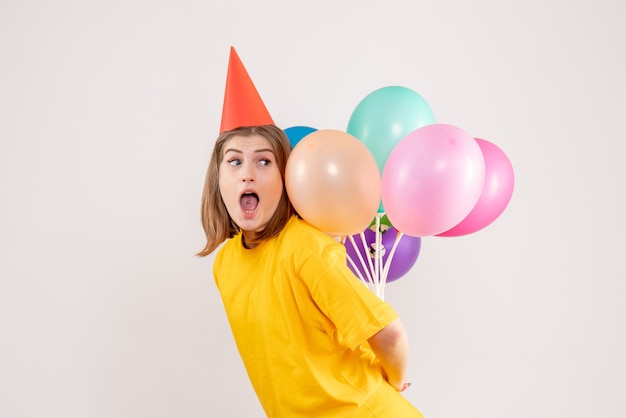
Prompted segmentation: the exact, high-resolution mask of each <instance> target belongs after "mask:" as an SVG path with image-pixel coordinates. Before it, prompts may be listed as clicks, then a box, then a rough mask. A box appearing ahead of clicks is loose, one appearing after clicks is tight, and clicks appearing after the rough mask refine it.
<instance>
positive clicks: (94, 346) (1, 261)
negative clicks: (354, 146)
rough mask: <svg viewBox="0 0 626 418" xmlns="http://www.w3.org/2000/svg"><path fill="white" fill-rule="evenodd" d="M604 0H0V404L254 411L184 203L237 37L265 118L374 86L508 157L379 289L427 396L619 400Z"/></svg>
mask: <svg viewBox="0 0 626 418" xmlns="http://www.w3.org/2000/svg"><path fill="white" fill-rule="evenodd" d="M625 13H626V3H624V2H621V1H617V0H598V1H595V2H582V1H565V0H541V1H539V0H530V1H524V2H521V1H520V2H500V1H496V0H472V1H466V2H461V1H450V0H443V1H437V2H426V1H422V0H417V1H413V0H389V1H386V2H373V1H362V0H361V1H356V0H355V1H343V2H342V1H329V0H318V1H315V2H307V3H304V2H293V1H286V0H282V1H281V0H272V1H265V2H254V1H243V0H242V1H223V2H218V1H189V0H177V1H164V0H157V1H134V0H130V1H119V0H113V1H107V2H100V1H94V0H87V1H69V0H61V1H56V2H47V1H42V0H24V1H15V0H14V1H10V0H4V1H2V2H0V60H1V65H0V199H1V200H0V338H1V340H0V417H2V418H35V417H46V418H53V417H63V418H69V417H81V418H84V417H90V418H91V417H93V418H100V417H102V418H104V417H120V418H121V417H128V418H131V417H132V418H135V417H150V418H158V417H164V418H165V417H168V418H169V417H190V418H191V417H260V416H262V415H263V414H262V411H261V409H260V407H259V405H258V401H257V400H256V397H255V396H254V393H253V391H252V389H251V386H250V384H249V383H248V380H247V378H246V375H245V372H244V369H243V366H242V364H241V362H240V360H239V357H238V355H237V352H236V349H235V346H234V343H233V341H232V337H231V335H230V331H229V329H228V326H227V323H226V318H225V316H224V313H223V309H222V305H221V301H220V299H219V295H218V293H217V291H216V289H215V286H214V283H213V279H212V276H211V265H212V257H209V258H206V259H199V258H197V257H195V256H194V254H195V252H197V251H198V250H200V249H201V248H202V246H203V243H204V242H203V234H202V230H201V227H200V224H199V202H200V195H201V189H202V185H203V181H204V173H205V169H206V164H207V162H208V159H209V152H210V149H211V147H212V145H213V142H214V139H215V137H216V135H217V132H218V129H219V120H220V116H221V105H222V99H223V90H224V84H225V76H226V68H227V62H228V52H229V48H230V46H231V45H232V46H235V48H236V49H237V51H238V53H239V55H240V56H241V59H242V61H243V63H244V65H245V66H246V68H247V69H248V71H249V73H250V75H251V76H252V78H253V80H254V82H255V83H256V85H257V88H258V89H259V91H260V93H261V96H262V97H263V99H264V101H265V104H266V105H267V107H268V108H269V110H270V112H271V114H272V116H273V117H274V119H275V121H276V123H277V124H278V125H279V126H281V127H283V128H287V127H289V126H294V125H308V126H312V127H315V128H318V129H326V128H329V129H342V130H345V128H346V126H347V122H348V119H349V117H350V115H351V112H352V111H353V110H354V108H355V106H356V105H357V103H358V102H359V101H360V100H361V99H362V98H364V97H365V96H366V95H367V94H368V93H370V92H371V91H373V90H375V89H377V88H380V87H383V86H386V85H403V86H406V87H409V88H411V89H414V90H415V91H417V92H419V93H420V94H421V95H422V96H423V97H424V98H425V99H426V100H427V101H428V103H429V104H430V105H431V107H432V109H433V111H434V113H435V117H436V119H437V121H438V122H441V123H448V124H452V125H456V126H458V127H460V128H462V129H464V130H466V131H467V132H469V133H471V134H472V135H474V136H476V137H480V138H483V139H486V140H488V141H491V142H493V143H495V144H497V145H498V146H499V147H501V148H502V149H503V150H504V151H505V153H506V154H507V155H508V156H509V158H510V159H511V161H512V164H513V166H514V169H515V174H516V187H515V192H514V195H513V198H512V200H511V202H510V204H509V206H508V208H507V209H506V211H505V212H504V213H503V215H502V216H501V217H500V218H499V219H498V220H497V221H496V222H495V223H494V224H492V225H491V226H489V227H488V228H486V229H484V230H483V231H480V232H477V233H475V234H472V235H469V236H465V237H458V238H438V237H427V238H424V239H423V243H422V251H421V254H420V257H419V259H418V261H417V263H416V265H415V267H414V268H413V269H412V270H411V272H410V273H409V274H408V275H407V276H405V277H404V278H402V279H401V280H399V281H397V282H394V283H392V284H389V285H388V288H387V295H386V299H387V300H388V301H389V302H390V303H391V304H392V305H393V306H394V307H395V308H396V309H397V310H398V311H399V313H400V314H401V316H402V318H403V320H404V322H405V324H406V327H407V329H408V332H409V334H410V341H411V354H412V357H411V364H410V378H411V381H412V382H413V386H412V387H411V388H410V389H409V390H408V391H407V392H406V396H407V398H409V399H410V400H411V401H412V402H413V403H414V404H416V405H417V406H418V407H419V408H420V409H421V410H422V411H423V412H424V414H425V415H426V416H427V417H430V418H435V417H437V418H458V417H480V418H492V417H493V418H501V417H509V418H515V417H528V416H533V417H542V418H552V417H568V418H578V417H580V418H582V417H590V416H596V417H623V416H625V415H624V414H625V412H624V411H626V397H624V393H625V392H626V355H625V353H626V308H625V307H624V304H623V303H622V301H623V299H624V296H625V294H626V284H625V282H626V262H625V261H624V260H625V257H624V252H625V250H626V246H625V245H624V239H623V237H624V233H625V232H626V222H625V221H624V216H625V215H624V214H625V213H626V193H625V192H626V172H625V169H624V162H623V159H624V153H625V151H626V147H625V146H624V141H625V135H624V117H625V115H626V106H625V104H624V103H625V101H624V97H626V82H625V81H624V74H626V48H624V40H625V39H626V29H625V26H624V24H623V16H624V15H625Z"/></svg>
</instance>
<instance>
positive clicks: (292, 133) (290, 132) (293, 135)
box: [285, 126, 317, 148]
mask: <svg viewBox="0 0 626 418" xmlns="http://www.w3.org/2000/svg"><path fill="white" fill-rule="evenodd" d="M315 131H317V129H315V128H311V127H310V126H291V127H289V128H287V129H285V134H286V135H287V138H289V143H290V144H291V148H293V147H295V146H296V144H298V142H300V141H301V140H302V138H304V137H305V136H307V135H308V134H310V133H313V132H315Z"/></svg>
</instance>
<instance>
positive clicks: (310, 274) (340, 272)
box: [299, 243, 398, 350]
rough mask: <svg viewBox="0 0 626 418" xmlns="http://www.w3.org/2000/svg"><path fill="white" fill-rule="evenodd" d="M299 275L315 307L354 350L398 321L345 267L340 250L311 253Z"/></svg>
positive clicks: (328, 248) (331, 248)
mask: <svg viewBox="0 0 626 418" xmlns="http://www.w3.org/2000/svg"><path fill="white" fill-rule="evenodd" d="M299 274H300V277H301V279H302V280H303V281H304V282H305V283H306V285H307V287H308V288H309V290H310V292H311V296H312V298H313V300H314V301H315V303H316V304H317V306H318V307H319V308H320V310H321V311H322V312H324V314H325V315H326V316H327V317H328V318H329V319H330V321H331V322H332V323H333V324H334V326H335V328H336V330H337V333H338V334H339V336H340V338H341V340H342V341H343V343H344V344H345V345H346V346H348V347H349V348H350V349H352V350H354V349H356V347H358V346H359V345H360V344H362V343H363V342H365V341H366V340H368V339H369V338H370V337H371V336H373V335H374V334H376V333H377V332H378V331H380V330H381V329H383V328H384V327H385V326H387V325H388V324H389V323H391V321H393V320H394V319H396V318H397V317H398V315H397V313H396V312H395V311H394V310H393V308H392V307H391V306H390V305H389V304H388V303H386V302H384V301H383V300H381V299H380V298H379V297H378V296H376V295H375V294H374V293H373V292H372V291H371V290H370V289H369V288H368V287H367V286H366V285H365V284H364V283H363V282H362V281H361V280H359V279H358V278H357V277H356V276H355V275H354V274H353V273H352V271H350V269H349V268H348V266H347V265H346V255H345V249H344V247H343V246H342V245H341V244H339V243H335V245H333V244H330V245H327V246H324V247H323V248H321V249H320V250H319V251H316V252H314V253H312V254H311V255H310V256H309V257H308V258H307V259H306V260H305V261H304V262H303V264H302V266H301V268H300V270H299Z"/></svg>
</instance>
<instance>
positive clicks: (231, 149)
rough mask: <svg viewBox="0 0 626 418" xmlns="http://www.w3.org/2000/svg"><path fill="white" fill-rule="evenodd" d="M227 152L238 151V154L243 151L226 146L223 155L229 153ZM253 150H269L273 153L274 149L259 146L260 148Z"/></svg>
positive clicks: (257, 151)
mask: <svg viewBox="0 0 626 418" xmlns="http://www.w3.org/2000/svg"><path fill="white" fill-rule="evenodd" d="M229 152H238V153H240V154H243V151H241V150H238V149H237V148H227V149H226V150H225V151H224V155H226V154H227V153H229ZM254 152H255V153H259V152H271V153H272V154H273V153H274V150H273V149H271V148H261V149H257V150H254Z"/></svg>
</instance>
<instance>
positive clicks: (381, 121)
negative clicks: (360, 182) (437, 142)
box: [347, 86, 435, 175]
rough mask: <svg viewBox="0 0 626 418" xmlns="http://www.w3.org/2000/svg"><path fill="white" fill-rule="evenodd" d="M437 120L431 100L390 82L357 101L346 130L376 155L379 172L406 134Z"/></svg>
mask: <svg viewBox="0 0 626 418" xmlns="http://www.w3.org/2000/svg"><path fill="white" fill-rule="evenodd" d="M433 123H435V117H434V116H433V112H432V110H431V109H430V106H429V104H428V103H427V102H426V100H424V99H423V98H422V96H420V95H419V94H418V93H416V92H414V91H413V90H411V89H409V88H406V87H401V86H388V87H382V88H380V89H378V90H374V91H373V92H372V93H370V94H368V95H367V96H366V97H365V98H364V99H363V100H361V102H360V103H359V104H358V105H357V107H356V108H355V109H354V112H352V116H350V120H349V122H348V129H347V132H348V133H349V134H350V135H352V136H354V137H356V138H357V139H359V140H361V142H363V143H364V144H365V146H366V147H367V148H368V149H369V151H370V152H371V153H372V155H373V156H374V159H375V160H376V164H378V170H379V171H380V174H381V175H382V173H383V168H384V167H385V162H386V161H387V158H388V157H389V154H391V151H392V150H393V148H394V147H395V146H396V144H397V143H398V142H400V141H401V140H402V139H403V138H404V137H405V136H407V135H408V134H409V133H411V132H413V131H414V130H416V129H417V128H421V127H422V126H426V125H431V124H433Z"/></svg>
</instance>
